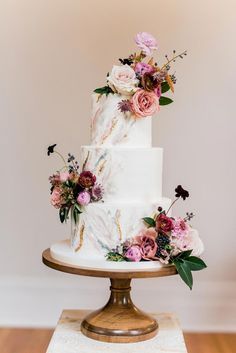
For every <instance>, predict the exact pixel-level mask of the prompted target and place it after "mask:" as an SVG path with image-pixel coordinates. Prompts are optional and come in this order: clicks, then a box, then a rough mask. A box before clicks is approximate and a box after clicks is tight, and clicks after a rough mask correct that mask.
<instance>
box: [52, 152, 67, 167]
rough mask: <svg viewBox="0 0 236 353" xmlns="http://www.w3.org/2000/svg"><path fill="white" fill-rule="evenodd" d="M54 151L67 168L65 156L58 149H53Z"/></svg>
mask: <svg viewBox="0 0 236 353" xmlns="http://www.w3.org/2000/svg"><path fill="white" fill-rule="evenodd" d="M54 153H56V154H58V156H59V157H60V158H61V159H62V161H63V163H64V165H65V167H66V168H67V164H66V161H65V158H64V157H63V156H62V155H61V154H60V153H59V152H58V151H54Z"/></svg>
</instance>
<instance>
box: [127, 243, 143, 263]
mask: <svg viewBox="0 0 236 353" xmlns="http://www.w3.org/2000/svg"><path fill="white" fill-rule="evenodd" d="M124 255H125V257H127V259H129V260H130V261H134V262H139V261H140V260H141V259H142V252H141V248H140V247H139V246H138V245H132V246H131V247H130V248H128V250H127V251H126V253H125V254H124Z"/></svg>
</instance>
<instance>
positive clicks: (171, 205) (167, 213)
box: [166, 197, 179, 215]
mask: <svg viewBox="0 0 236 353" xmlns="http://www.w3.org/2000/svg"><path fill="white" fill-rule="evenodd" d="M178 200H179V197H177V198H176V199H175V200H174V201H173V202H172V204H171V205H170V207H169V208H168V210H167V212H166V215H167V214H168V212H169V211H170V209H171V208H172V207H173V206H174V204H175V203H176V201H178Z"/></svg>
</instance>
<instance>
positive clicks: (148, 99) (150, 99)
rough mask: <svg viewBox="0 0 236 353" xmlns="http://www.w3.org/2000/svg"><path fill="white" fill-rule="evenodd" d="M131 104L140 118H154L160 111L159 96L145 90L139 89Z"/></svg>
mask: <svg viewBox="0 0 236 353" xmlns="http://www.w3.org/2000/svg"><path fill="white" fill-rule="evenodd" d="M131 103H132V111H133V112H134V114H135V115H136V116H137V117H139V118H143V117H146V116H152V115H153V114H155V113H156V112H158V111H159V110H160V107H159V99H158V97H157V95H156V94H155V93H154V92H148V91H145V90H144V89H139V90H138V91H137V92H136V93H135V94H134V95H133V97H132V99H131Z"/></svg>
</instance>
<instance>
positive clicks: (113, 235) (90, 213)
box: [51, 198, 171, 266]
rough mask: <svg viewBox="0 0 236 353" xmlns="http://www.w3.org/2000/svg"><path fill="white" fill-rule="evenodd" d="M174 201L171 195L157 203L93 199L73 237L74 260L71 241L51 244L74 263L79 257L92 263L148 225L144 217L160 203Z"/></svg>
mask: <svg viewBox="0 0 236 353" xmlns="http://www.w3.org/2000/svg"><path fill="white" fill-rule="evenodd" d="M170 204H171V200H170V199H167V198H161V199H159V200H157V201H156V202H154V203H141V202H140V203H137V202H136V203H132V202H130V203H128V202H120V203H119V202H113V203H112V202H104V203H102V202H101V203H91V204H89V205H88V206H86V208H85V210H84V212H83V213H82V214H81V215H80V218H79V225H78V231H77V233H76V234H75V235H74V237H73V238H72V239H71V248H72V249H73V251H72V250H70V254H71V261H72V262H71V261H70V260H69V259H68V251H69V250H68V243H66V246H65V244H64V243H59V244H60V245H59V244H57V245H55V244H54V245H53V246H52V247H51V251H52V254H53V257H55V256H56V258H57V260H60V261H62V262H65V257H66V258H67V261H66V262H68V263H70V264H75V261H78V262H77V264H81V265H82V264H84V263H85V262H86V264H87V265H88V263H90V265H91V266H92V264H93V261H98V262H99V263H100V262H104V261H105V260H106V259H105V255H106V253H107V252H108V251H109V250H111V249H113V248H115V247H116V246H117V245H118V244H119V243H120V242H123V241H125V240H127V239H129V238H132V237H134V236H136V235H138V234H139V232H140V231H141V230H142V229H144V228H145V225H144V222H143V220H142V219H143V218H144V217H147V216H152V215H154V214H155V212H156V211H157V208H158V207H159V206H161V207H162V208H163V209H168V208H169V206H170ZM62 244H64V245H62ZM71 248H70V249H71ZM76 259H77V260H76ZM84 266H85V265H84ZM104 266H105V265H104Z"/></svg>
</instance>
